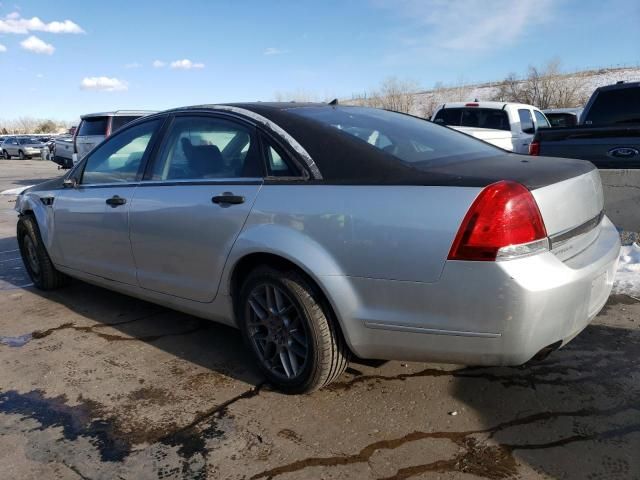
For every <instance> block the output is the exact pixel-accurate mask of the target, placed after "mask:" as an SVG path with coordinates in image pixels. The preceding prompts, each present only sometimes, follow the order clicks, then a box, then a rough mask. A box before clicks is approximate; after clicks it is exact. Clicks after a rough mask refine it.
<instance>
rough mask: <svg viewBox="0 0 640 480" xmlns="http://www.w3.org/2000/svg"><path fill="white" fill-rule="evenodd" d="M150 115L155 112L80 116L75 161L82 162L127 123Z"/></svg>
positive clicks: (116, 112) (137, 111) (130, 111)
mask: <svg viewBox="0 0 640 480" xmlns="http://www.w3.org/2000/svg"><path fill="white" fill-rule="evenodd" d="M151 113H155V112H154V111H151V110H117V111H114V112H102V113H88V114H86V115H82V116H81V117H80V125H78V128H77V129H76V135H75V153H77V160H82V158H83V157H84V156H85V155H86V154H87V153H89V152H90V151H91V150H92V149H93V147H95V146H96V145H97V144H98V143H100V142H101V141H102V140H104V139H105V138H107V137H108V136H109V135H111V134H113V133H115V132H117V131H118V130H120V128H122V127H123V126H124V125H126V124H127V123H129V122H131V121H133V120H135V119H136V118H140V117H143V116H145V115H149V114H151Z"/></svg>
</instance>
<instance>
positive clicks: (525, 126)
mask: <svg viewBox="0 0 640 480" xmlns="http://www.w3.org/2000/svg"><path fill="white" fill-rule="evenodd" d="M518 116H519V117H520V127H521V129H522V131H523V132H524V133H535V131H536V129H535V127H534V125H533V117H532V116H531V111H529V110H527V109H526V108H521V109H519V110H518Z"/></svg>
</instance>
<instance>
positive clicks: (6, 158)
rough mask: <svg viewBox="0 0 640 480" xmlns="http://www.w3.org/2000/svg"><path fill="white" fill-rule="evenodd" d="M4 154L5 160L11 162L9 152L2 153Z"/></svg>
mask: <svg viewBox="0 0 640 480" xmlns="http://www.w3.org/2000/svg"><path fill="white" fill-rule="evenodd" d="M2 153H3V154H4V158H5V160H11V155H9V152H7V151H6V150H5V151H4V152H2Z"/></svg>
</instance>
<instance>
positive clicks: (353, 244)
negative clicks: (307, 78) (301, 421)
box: [16, 103, 620, 392]
mask: <svg viewBox="0 0 640 480" xmlns="http://www.w3.org/2000/svg"><path fill="white" fill-rule="evenodd" d="M16 209H17V211H18V212H19V215H20V217H19V221H18V226H17V237H18V243H19V246H20V251H21V254H22V257H23V259H24V262H25V265H26V268H27V270H28V272H29V274H30V276H31V278H32V279H33V281H34V283H35V285H36V286H37V287H39V288H42V289H52V288H56V287H60V286H62V285H64V284H65V283H66V282H67V280H68V277H75V278H79V279H82V280H85V281H87V282H90V283H94V284H96V285H100V286H103V287H106V288H109V289H112V290H116V291H119V292H122V293H125V294H128V295H132V296H134V297H138V298H142V299H145V300H148V301H151V302H156V303H158V304H161V305H165V306H167V307H171V308H174V309H177V310H181V311H183V312H187V313H190V314H193V315H197V316H200V317H203V318H207V319H211V320H215V321H218V322H222V323H225V324H227V325H232V326H235V327H238V328H239V329H240V331H241V333H242V335H243V337H244V339H245V341H246V343H247V345H248V348H249V350H250V351H251V352H252V355H253V356H254V358H255V360H256V361H257V363H258V364H259V365H260V368H261V369H262V371H263V372H264V374H265V376H266V377H267V378H268V380H269V381H270V382H272V383H273V384H274V385H276V386H277V387H279V388H280V389H282V390H284V391H287V392H308V391H311V390H314V389H317V388H320V387H322V386H324V385H326V384H328V383H330V382H331V381H333V380H334V379H335V378H337V377H338V376H339V375H340V374H341V373H342V372H343V371H344V370H345V368H346V366H347V362H348V359H349V357H350V355H357V356H358V357H361V358H368V359H398V360H417V361H439V362H451V363H459V364H467V365H520V364H522V363H525V362H527V361H529V360H530V359H532V358H533V357H535V356H536V355H538V354H540V355H542V354H547V353H549V352H550V351H551V350H553V349H556V348H559V347H561V346H562V345H564V344H566V343H567V342H568V341H570V340H571V339H572V338H573V337H574V336H575V335H577V334H578V333H579V332H580V331H581V330H583V329H584V328H585V327H586V326H587V325H588V323H589V322H590V321H591V320H592V319H593V318H594V317H595V315H596V314H597V313H598V312H599V311H600V309H601V308H602V307H603V306H604V304H605V302H606V300H607V297H608V296H609V293H610V291H611V288H612V284H613V277H614V272H615V269H616V262H617V259H618V254H619V250H620V240H619V236H618V232H617V231H616V229H615V227H614V226H613V225H612V223H611V222H610V221H609V219H608V218H607V217H606V216H605V215H604V214H603V196H602V186H601V182H600V176H599V174H598V171H597V170H596V169H595V168H594V166H593V165H592V164H591V163H589V162H585V161H580V160H565V159H558V158H553V159H549V158H544V157H537V158H528V157H524V156H521V155H516V154H509V153H507V152H505V151H504V150H501V149H498V148H496V147H493V146H491V145H488V144H486V143H484V142H481V141H479V140H476V139H474V138H471V137H468V136H466V135H462V134H460V133H458V132H456V131H454V130H451V129H449V128H446V127H443V126H439V125H436V124H433V123H431V122H428V121H425V120H423V119H418V118H415V117H412V116H409V115H403V114H400V113H392V112H388V111H383V110H377V109H370V108H363V107H344V106H339V105H326V104H295V103H283V104H279V103H274V104H269V103H249V104H233V105H209V106H198V107H190V108H183V109H176V110H170V111H167V112H163V113H160V114H156V115H150V116H148V117H145V118H141V119H138V120H136V121H134V122H131V123H130V124H129V125H127V126H126V127H125V128H123V129H122V130H120V131H118V132H117V133H116V134H115V135H113V136H112V137H111V138H109V139H108V140H106V141H104V142H103V143H102V144H101V145H99V146H98V147H97V148H95V149H94V150H93V151H92V152H91V153H89V154H88V155H87V157H85V159H84V160H83V161H82V162H81V163H79V164H78V165H77V166H76V167H75V168H73V169H72V170H71V171H70V172H69V173H67V175H65V176H64V177H62V178H60V179H56V180H52V181H50V182H46V183H44V184H41V185H38V186H35V187H32V188H30V189H28V190H26V191H25V192H24V193H23V194H22V195H20V196H19V197H18V200H17V202H16Z"/></svg>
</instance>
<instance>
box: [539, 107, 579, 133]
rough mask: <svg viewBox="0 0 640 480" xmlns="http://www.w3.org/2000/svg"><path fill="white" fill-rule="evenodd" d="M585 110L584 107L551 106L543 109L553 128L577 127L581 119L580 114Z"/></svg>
mask: <svg viewBox="0 0 640 480" xmlns="http://www.w3.org/2000/svg"><path fill="white" fill-rule="evenodd" d="M582 110H584V109H583V108H582V107H578V108H549V109H547V110H543V111H542V113H544V114H545V116H546V117H547V120H549V123H550V124H551V127H552V128H556V127H575V126H576V125H577V124H578V121H579V120H580V114H581V113H582Z"/></svg>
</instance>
